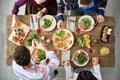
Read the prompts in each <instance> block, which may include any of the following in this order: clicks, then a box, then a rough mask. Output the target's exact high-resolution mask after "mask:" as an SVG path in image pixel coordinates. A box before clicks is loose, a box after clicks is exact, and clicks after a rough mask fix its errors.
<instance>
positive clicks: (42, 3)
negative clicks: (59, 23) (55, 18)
mask: <svg viewBox="0 0 120 80" xmlns="http://www.w3.org/2000/svg"><path fill="white" fill-rule="evenodd" d="M24 4H26V8H25V15H29V14H37V16H38V17H39V18H41V17H42V15H43V14H49V15H56V14H57V1H56V0H18V1H16V2H15V4H14V7H13V9H12V14H13V20H12V28H13V27H14V25H15V23H16V19H15V15H17V13H18V11H19V8H20V7H21V6H23V5H24Z"/></svg>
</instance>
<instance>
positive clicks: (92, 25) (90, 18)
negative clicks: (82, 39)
mask: <svg viewBox="0 0 120 80" xmlns="http://www.w3.org/2000/svg"><path fill="white" fill-rule="evenodd" d="M84 18H88V19H89V20H90V21H91V25H90V26H89V28H88V29H86V30H84V29H82V30H83V31H85V32H88V31H91V30H92V29H93V28H94V26H95V21H94V19H93V17H91V16H89V15H84V16H81V17H80V18H79V20H78V26H79V27H81V25H82V24H81V21H82V19H84Z"/></svg>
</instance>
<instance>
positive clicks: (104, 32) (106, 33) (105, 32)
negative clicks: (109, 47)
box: [100, 25, 112, 43]
mask: <svg viewBox="0 0 120 80" xmlns="http://www.w3.org/2000/svg"><path fill="white" fill-rule="evenodd" d="M111 34H112V28H111V27H110V26H108V25H104V26H103V27H102V29H101V34H100V40H101V41H102V42H104V43H108V42H109V40H110V36H111Z"/></svg>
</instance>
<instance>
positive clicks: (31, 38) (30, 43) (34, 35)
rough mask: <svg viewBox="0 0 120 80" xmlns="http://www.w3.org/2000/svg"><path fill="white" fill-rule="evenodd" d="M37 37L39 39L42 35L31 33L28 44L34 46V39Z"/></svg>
mask: <svg viewBox="0 0 120 80" xmlns="http://www.w3.org/2000/svg"><path fill="white" fill-rule="evenodd" d="M33 39H36V40H38V41H39V39H40V37H39V36H38V35H37V34H31V35H30V37H29V39H28V41H27V45H28V46H32V40H33Z"/></svg>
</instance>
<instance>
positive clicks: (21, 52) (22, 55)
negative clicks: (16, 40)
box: [13, 46, 31, 66]
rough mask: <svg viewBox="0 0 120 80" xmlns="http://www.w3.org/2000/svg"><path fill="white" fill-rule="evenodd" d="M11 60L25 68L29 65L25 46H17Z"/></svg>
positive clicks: (28, 56) (28, 53)
mask: <svg viewBox="0 0 120 80" xmlns="http://www.w3.org/2000/svg"><path fill="white" fill-rule="evenodd" d="M13 58H14V60H15V62H16V63H17V64H18V65H20V66H27V65H29V63H30V58H31V56H30V51H29V49H28V48H26V47H25V46H17V47H16V49H15V52H14V54H13Z"/></svg>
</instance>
